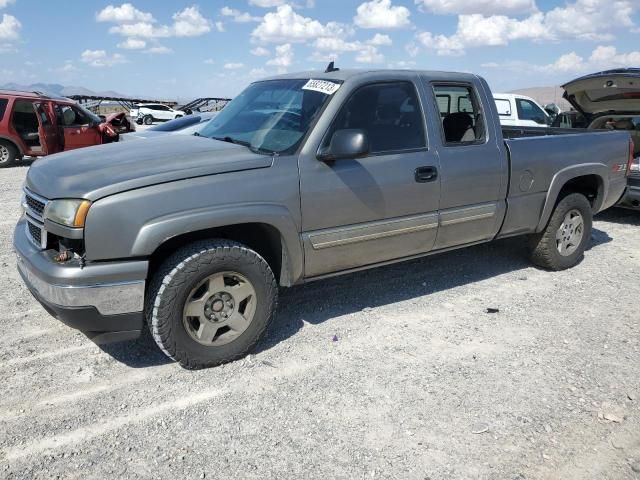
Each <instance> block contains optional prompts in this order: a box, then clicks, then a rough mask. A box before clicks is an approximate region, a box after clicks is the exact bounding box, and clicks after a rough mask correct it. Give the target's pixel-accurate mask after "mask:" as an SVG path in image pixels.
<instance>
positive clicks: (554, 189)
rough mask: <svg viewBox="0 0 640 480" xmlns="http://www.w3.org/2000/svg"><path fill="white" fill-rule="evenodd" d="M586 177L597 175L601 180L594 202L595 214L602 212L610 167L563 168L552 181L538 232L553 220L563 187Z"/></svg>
mask: <svg viewBox="0 0 640 480" xmlns="http://www.w3.org/2000/svg"><path fill="white" fill-rule="evenodd" d="M584 175H596V176H597V177H598V179H599V181H598V196H597V197H596V199H595V200H594V204H593V212H594V213H598V212H599V211H600V209H601V208H602V203H603V202H604V199H605V198H607V194H608V191H607V189H608V182H607V181H605V179H606V178H608V177H609V167H607V166H606V165H604V164H602V163H582V164H579V165H572V166H569V167H566V168H563V169H562V170H560V171H559V172H557V173H556V174H555V175H554V176H553V178H552V179H551V184H550V185H549V190H548V191H547V197H546V200H545V203H544V208H543V209H542V215H541V216H540V221H539V222H538V226H537V228H536V232H541V231H542V230H543V229H544V228H545V226H546V225H547V223H548V222H549V218H551V214H552V213H553V209H554V207H555V205H556V201H557V200H558V195H559V194H560V190H562V187H563V186H564V185H565V184H566V183H567V182H568V181H569V180H571V179H573V178H576V177H582V176H584Z"/></svg>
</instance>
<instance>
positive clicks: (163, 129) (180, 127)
mask: <svg viewBox="0 0 640 480" xmlns="http://www.w3.org/2000/svg"><path fill="white" fill-rule="evenodd" d="M217 113H218V112H202V113H201V112H198V113H194V114H192V115H187V116H186V117H180V118H176V119H175V120H169V121H168V122H165V123H162V124H160V125H154V126H153V127H149V128H147V129H146V130H140V131H137V132H134V133H129V134H127V135H121V136H120V141H121V142H123V141H124V142H126V141H129V140H140V139H143V138H155V137H158V136H162V135H167V134H172V135H193V134H194V133H195V132H197V131H198V130H199V129H201V128H202V127H203V126H204V125H205V124H206V123H207V122H208V121H209V120H211V119H212V118H213V117H215V116H216V114H217Z"/></svg>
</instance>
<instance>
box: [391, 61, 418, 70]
mask: <svg viewBox="0 0 640 480" xmlns="http://www.w3.org/2000/svg"><path fill="white" fill-rule="evenodd" d="M415 66H416V62H414V61H413V60H400V61H398V62H391V63H390V64H389V65H388V67H389V68H395V69H404V70H407V69H413V68H415Z"/></svg>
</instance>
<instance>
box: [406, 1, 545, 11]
mask: <svg viewBox="0 0 640 480" xmlns="http://www.w3.org/2000/svg"><path fill="white" fill-rule="evenodd" d="M415 2H416V4H417V5H420V6H421V7H424V8H425V9H427V10H428V11H430V12H433V13H436V14H440V15H444V14H467V15H468V14H472V13H482V14H484V15H498V14H500V15H507V14H516V13H529V12H535V11H536V10H537V7H536V2H535V0H415Z"/></svg>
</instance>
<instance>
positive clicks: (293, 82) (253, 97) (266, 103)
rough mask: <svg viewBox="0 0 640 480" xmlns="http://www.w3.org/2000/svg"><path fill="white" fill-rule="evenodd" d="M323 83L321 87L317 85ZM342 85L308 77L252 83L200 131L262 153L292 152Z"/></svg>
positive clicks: (205, 134)
mask: <svg viewBox="0 0 640 480" xmlns="http://www.w3.org/2000/svg"><path fill="white" fill-rule="evenodd" d="M318 84H320V85H321V87H322V88H316V85H318ZM338 87H339V84H337V83H334V82H328V81H318V82H317V83H316V84H312V82H311V81H310V80H309V79H286V80H267V81H263V82H257V83H253V84H251V85H249V87H247V88H246V89H245V90H244V91H243V92H242V93H241V94H240V95H238V96H237V97H236V98H235V99H233V101H231V102H230V103H229V104H228V105H227V106H226V107H225V108H224V110H222V111H221V112H220V113H219V114H218V115H217V116H216V117H215V118H214V119H213V120H212V121H211V122H209V124H207V125H206V126H205V127H204V128H203V129H202V130H201V131H200V132H199V134H200V136H203V137H209V138H213V139H216V140H222V141H226V142H231V143H237V144H240V145H246V146H247V147H249V148H250V149H251V150H254V151H257V152H260V153H269V154H272V153H289V152H292V151H294V150H295V149H296V148H297V147H298V145H299V144H300V142H301V141H302V138H303V137H304V136H305V134H306V133H307V131H308V130H309V128H310V126H311V125H312V124H313V121H314V120H315V118H316V116H317V115H318V113H319V112H320V110H321V109H322V107H323V106H324V105H325V103H327V102H328V100H329V98H331V94H333V93H334V92H335V91H336V90H337V89H338Z"/></svg>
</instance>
